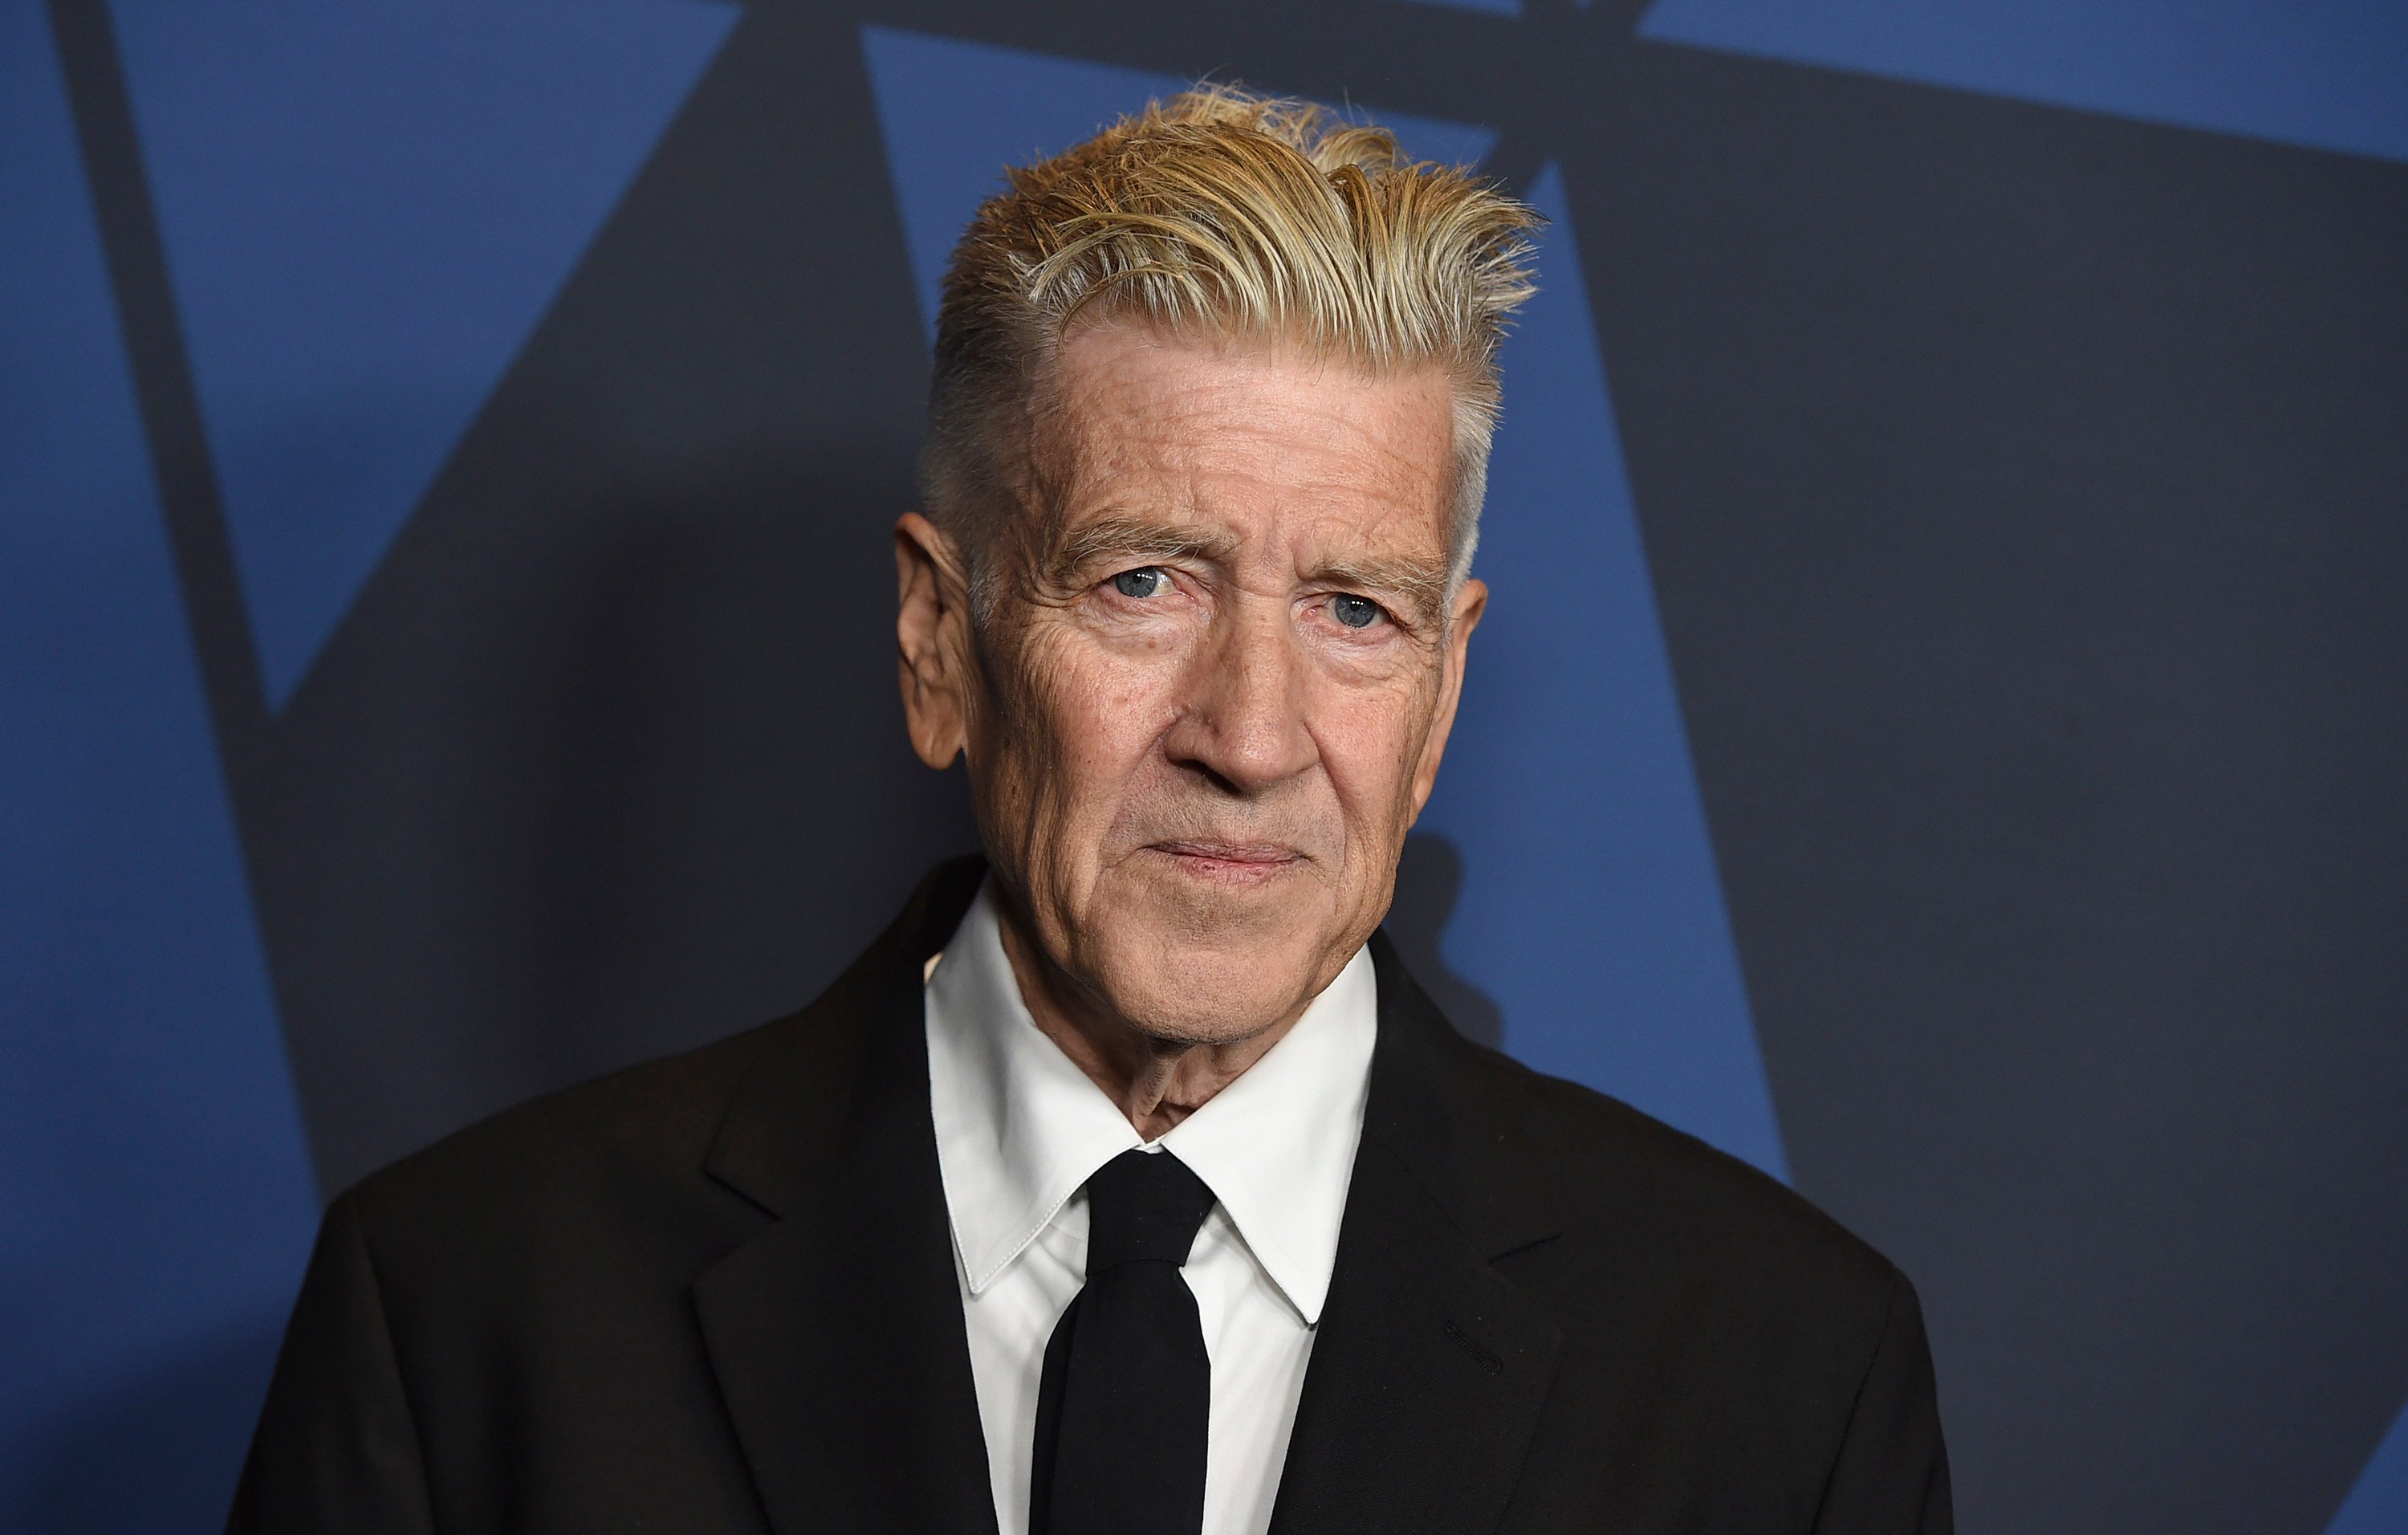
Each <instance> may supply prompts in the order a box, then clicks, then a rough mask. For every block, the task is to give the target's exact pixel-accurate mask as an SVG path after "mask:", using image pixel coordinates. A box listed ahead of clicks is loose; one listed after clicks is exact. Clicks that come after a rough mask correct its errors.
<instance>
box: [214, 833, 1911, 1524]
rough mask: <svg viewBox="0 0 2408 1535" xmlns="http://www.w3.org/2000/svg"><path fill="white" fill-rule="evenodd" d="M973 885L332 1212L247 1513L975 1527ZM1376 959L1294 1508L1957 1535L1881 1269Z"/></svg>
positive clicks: (979, 1490) (983, 1502)
mask: <svg viewBox="0 0 2408 1535" xmlns="http://www.w3.org/2000/svg"><path fill="white" fill-rule="evenodd" d="M981 872H982V868H981V866H980V865H979V864H978V863H977V861H976V860H966V861H964V862H961V863H957V864H950V865H947V866H945V867H943V868H939V870H938V871H937V872H936V873H935V874H933V875H931V876H930V877H929V879H928V881H927V882H925V884H923V886H922V887H921V890H920V892H919V894H918V895H917V896H915V897H913V899H912V902H911V904H910V907H909V908H908V909H907V910H906V911H904V913H903V915H902V916H901V917H900V918H899V919H898V920H897V921H896V924H895V925H894V926H893V927H892V928H890V929H889V930H888V931H887V933H886V934H885V935H884V936H883V937H882V939H880V940H879V941H878V942H877V944H876V945H874V946H873V947H872V948H871V949H870V950H869V952H868V953H867V954H864V955H863V956H862V957H861V959H860V960H858V961H857V962H855V964H854V965H853V968H852V969H850V970H849V971H847V972H846V974H845V975H844V976H843V978H842V979H840V980H839V982H838V983H836V985H835V986H834V987H832V988H831V989H830V990H829V991H828V993H827V994H826V995H825V996H824V997H821V998H820V999H819V1000H818V1001H816V1002H814V1003H813V1004H811V1006H810V1008H808V1009H806V1010H805V1011H802V1012H800V1013H797V1014H796V1015H795V1016H793V1017H791V1018H787V1019H784V1020H781V1021H780V1022H778V1023H774V1024H770V1025H768V1026H765V1027H762V1028H758V1029H755V1030H753V1032H751V1033H749V1034H744V1035H740V1036H738V1037H737V1038H735V1039H732V1040H725V1041H724V1042H722V1043H720V1044H716V1045H712V1046H710V1047H709V1048H707V1049H704V1050H700V1051H697V1052H695V1053H694V1054H687V1055H682V1056H678V1057H675V1058H673V1059H669V1060H665V1061H660V1062H656V1063H653V1064H652V1065H649V1066H643V1067H638V1068H637V1069H634V1070H631V1071H627V1072H624V1073H621V1074H620V1075H617V1076H614V1077H610V1078H607V1079H605V1080H603V1081H600V1082H597V1083H591V1084H589V1085H586V1086H583V1087H580V1088H576V1089H574V1090H572V1091H570V1092H566V1093H563V1094H560V1095H558V1096H556V1097H550V1098H546V1099H543V1100H541V1101H539V1102H537V1103H534V1104H530V1105H528V1106H526V1107H524V1108H522V1109H518V1110H515V1111H513V1112H509V1113H506V1114H503V1115H501V1116H500V1117H499V1118H496V1119H494V1120H491V1121H489V1122H487V1123H486V1124H483V1125H481V1126H477V1127H475V1128H473V1129H470V1130H467V1131H466V1132H464V1133H462V1134H460V1135H457V1136H454V1137H453V1138H452V1139H451V1140H446V1141H444V1142H442V1143H441V1144H439V1145H437V1146H436V1147H434V1148H432V1149H431V1150H428V1151H425V1152H423V1153H420V1154H419V1155H415V1156H412V1157H410V1158H409V1159H408V1160H406V1161H403V1162H401V1163H399V1164H398V1165H396V1166H394V1167H393V1168H391V1169H387V1170H385V1171H383V1172H380V1173H379V1174H377V1175H376V1176H374V1177H372V1178H370V1179H368V1180H367V1181H366V1182H365V1183H363V1184H360V1185H359V1186H358V1187H357V1188H355V1189H353V1190H351V1192H350V1193H348V1194H345V1195H344V1196H342V1197H341V1198H338V1199H337V1200H336V1201H335V1203H334V1204H333V1206H332V1207H331V1208H330V1209H329V1210H328V1211H327V1212H326V1218H325V1227H324V1229H323V1231H322V1235H321V1236H320V1238H319V1242H318V1249H317V1253H316V1255H315V1256H314V1257H313V1258H312V1259H311V1261H310V1266H309V1272H308V1279H307V1281H306V1282H305V1284H303V1286H302V1292H301V1297H300V1300H299V1302H298V1304H297V1305H296V1307H295V1309H294V1315H293V1321H292V1326H291V1328H290V1330H289V1332H288V1333H287V1335H286V1338H285V1341H284V1348H283V1353H282V1355H281V1356H280V1357H279V1360H278V1363H277V1368H276V1376H275V1383H274V1385H273V1386H272V1388H271V1389H270V1391H269V1395H268V1400H267V1405H266V1409H265V1413H264V1415H263V1416H262V1418H261V1420H260V1425H259V1430H258V1434H257V1437H256V1440H255V1441H254V1442H253V1444H252V1447H251V1457H250V1460H249V1462H248V1464H247V1465H246V1466H245V1468H244V1470H243V1475H242V1482H241V1487H240V1491H239V1492H238V1494H237V1496H236V1505H235V1511H234V1517H233V1525H232V1528H234V1529H235V1530H236V1531H245V1532H247V1531H302V1530H308V1531H342V1532H345V1535H372V1532H385V1531H390V1532H393V1535H403V1532H423V1531H431V1530H445V1531H485V1530H494V1531H504V1530H508V1531H534V1530H564V1531H579V1532H583V1535H594V1532H603V1531H620V1530H628V1531H633V1530H647V1531H688V1530H693V1531H714V1532H717V1531H730V1532H732V1531H763V1530H768V1531H776V1532H779V1535H801V1532H804V1531H871V1530H880V1531H888V1530H891V1531H911V1532H939V1531H963V1532H982V1531H983V1532H990V1535H991V1532H992V1531H993V1529H994V1528H995V1526H994V1514H993V1508H992V1502H991V1498H990V1494H989V1492H988V1485H987V1468H986V1456H985V1452H984V1449H983V1445H982V1439H981V1437H980V1427H979V1418H978V1411H977V1404H976V1399H975V1398H974V1395H973V1388H972V1385H971V1380H970V1367H969V1356H968V1343H967V1341H966V1335H965V1332H964V1327H963V1321H962V1313H961V1302H960V1298H959V1295H958V1292H957V1290H956V1287H955V1284H956V1282H955V1279H954V1258H953V1246H952V1239H951V1236H950V1234H949V1228H948V1226H947V1223H946V1214H945V1204H944V1194H943V1189H942V1187H941V1185H940V1184H939V1177H938V1170H937V1154H936V1145H935V1140H934V1136H933V1133H932V1130H931V1127H930V1121H929V1111H928V1083H927V1054H926V1045H925V1036H924V1034H923V1030H922V1023H921V1003H920V997H921V965H922V962H923V961H924V960H925V958H926V956H928V955H929V954H934V953H936V952H937V951H938V950H939V948H941V947H942V946H943V944H944V942H945V940H947V939H948V938H949V937H950V936H951V934H952V932H953V926H954V925H955V924H956V923H957V922H958V921H959V920H960V917H961V914H962V912H963V911H964V910H965V909H966V908H967V907H968V903H969V900H970V897H971V896H972V894H973V893H974V892H975V890H976V888H977V883H978V881H979V878H980V876H981ZM1372 956H1373V959H1374V961H1375V962H1376V965H1377V967H1378V975H1379V997H1380V1016H1379V1042H1378V1045H1377V1047H1376V1049H1375V1052H1374V1055H1373V1060H1372V1067H1371V1089H1370V1100H1369V1114H1368V1118H1367V1120H1366V1123H1365V1125H1364V1128H1363V1140H1362V1147H1361V1150H1360V1152H1359V1153H1358V1154H1357V1156H1356V1160H1355V1175H1354V1182H1353V1184H1352V1186H1351V1187H1350V1189H1349V1191H1348V1194H1347V1202H1346V1213H1345V1219H1344V1224H1343V1227H1342V1230H1341V1234H1340V1241H1339V1247H1338V1261H1337V1269H1336V1272H1335V1274H1334V1276H1333V1278H1332V1281H1331V1285H1330V1291H1329V1299H1328V1303H1327V1307H1326V1310H1325V1312H1324V1313H1323V1317H1322V1322H1321V1326H1320V1329H1319V1334H1318V1336H1317V1337H1316V1339H1315V1341H1314V1342H1313V1349H1312V1365H1311V1369H1310V1370H1309V1372H1308V1374H1307V1376H1306V1380H1305V1385H1304V1395H1303V1399H1302V1404H1301V1406H1300V1408H1299V1410H1298V1412H1297V1420H1296V1428H1295V1433H1294V1437H1293V1439H1292V1440H1291V1442H1290V1444H1289V1448H1288V1457H1287V1463H1286V1469H1285V1471H1284V1473H1283V1477H1282V1480H1281V1484H1280V1490H1279V1500H1278V1509H1277V1513H1276V1516H1275V1518H1274V1524H1273V1528H1275V1530H1277V1531H1280V1532H1282V1535H1343V1532H1349V1531H1362V1532H1366V1535H1369V1532H1374V1531H1376V1532H1381V1535H1390V1532H1397V1531H1414V1530H1429V1531H1450V1532H1455V1531H1461V1532H1470V1531H1489V1530H1502V1531H1527V1532H1532V1535H1536V1532H1539V1531H1557V1530H1562V1531H1570V1530H1611V1531H1615V1532H1618V1535H1644V1532H1651V1531H1671V1530H1700V1531H1704V1530H1712V1531H1723V1530H1730V1531H1830V1532H1840V1531H1845V1532H1850V1535H1885V1532H1889V1531H1924V1532H1930V1531H1944V1530H1946V1529H1947V1528H1949V1508H1948V1472H1947V1465H1946V1460H1945V1456H1944V1454H1943V1451H1942V1446H1941V1437H1940V1425H1939V1420H1938V1416H1937V1413H1936V1412H1935V1409H1934V1405H1933V1397H1932V1382H1931V1365H1930V1356H1929V1354H1928V1350H1927V1348H1926V1346H1925V1342H1924V1334H1923V1325H1922V1321H1921V1318H1920V1316H1919V1314H1918V1313H1917V1311H1916V1307H1915V1300H1914V1290H1913V1289H1912V1288H1911V1287H1910V1286H1909V1285H1908V1284H1907V1282H1906V1280H1905V1279H1904V1277H1903V1276H1901V1275H1900V1274H1899V1272H1898V1270H1895V1269H1894V1268H1892V1267H1891V1266H1890V1265H1889V1264H1888V1263H1887V1262H1885V1260H1884V1259H1883V1258H1882V1257H1881V1256H1880V1255H1877V1254H1875V1253H1874V1252H1873V1251H1872V1250H1871V1248H1869V1247H1867V1246H1865V1245H1864V1244H1863V1243H1862V1242H1860V1241H1856V1239H1855V1238H1853V1237H1851V1236H1849V1235H1848V1234H1847V1233H1846V1232H1845V1231H1843V1230H1842V1229H1841V1228H1840V1227H1838V1226H1837V1225H1835V1224H1833V1223H1832V1222H1831V1221H1830V1220H1829V1219H1828V1218H1827V1217H1825V1216H1824V1215H1822V1214H1820V1213H1819V1212H1816V1211H1815V1210H1814V1209H1813V1208H1812V1207H1811V1206H1809V1205H1808V1204H1807V1203H1806V1202H1805V1201H1804V1200H1802V1199H1800V1198H1798V1197H1796V1196H1795V1195H1793V1194H1791V1193H1790V1192H1789V1191H1788V1190H1787V1189H1785V1188H1783V1187H1782V1186H1781V1185H1780V1184H1776V1183H1774V1182H1773V1181H1771V1180H1770V1179H1768V1178H1765V1177H1763V1176H1762V1175H1760V1174H1758V1173H1756V1171H1754V1170H1753V1169H1749V1168H1747V1167H1746V1166H1744V1165H1742V1164H1741V1163H1739V1162H1737V1161H1734V1160H1733V1159H1731V1158H1729V1157H1727V1156H1725V1155H1721V1154H1720V1153H1718V1152H1715V1151H1713V1150H1712V1149H1710V1148H1708V1147H1706V1146H1704V1145H1702V1144H1700V1143H1699V1142H1698V1141H1696V1140H1691V1139H1689V1138H1688V1137H1686V1136H1684V1135H1681V1134H1679V1133H1677V1132H1675V1131H1673V1130H1670V1129H1668V1128H1667V1127H1665V1126H1662V1125H1659V1124H1657V1123H1656V1122H1655V1121H1654V1120H1651V1119H1648V1118H1647V1117H1646V1116H1644V1115H1642V1114H1641V1113H1639V1112H1636V1111H1634V1110H1631V1109H1629V1108H1627V1107H1626V1106H1624V1105H1622V1104H1620V1103H1617V1102H1615V1101H1613V1099H1611V1098H1607V1097H1600V1096H1598V1094H1595V1093H1592V1092H1589V1091H1587V1090H1586V1089H1584V1088H1581V1087H1577V1086H1573V1085H1571V1084H1570V1083H1563V1082H1557V1081H1554V1080H1552V1079H1550V1078H1546V1077H1542V1076H1540V1075H1538V1074H1536V1073H1534V1072H1532V1071H1529V1070H1527V1069H1524V1068H1522V1067H1520V1066H1518V1065H1516V1064H1514V1063H1513V1062H1512V1061H1511V1060H1509V1059H1507V1058H1506V1057H1504V1056H1502V1055H1499V1054H1496V1053H1494V1052H1492V1051H1488V1050H1484V1049H1482V1048H1480V1047H1479V1046H1476V1045H1473V1044H1471V1043H1469V1041H1467V1040H1463V1039H1462V1038H1460V1037H1459V1036H1457V1035H1456V1034H1455V1032H1454V1030H1453V1029H1451V1028H1450V1027H1448V1026H1447V1025H1446V1023H1445V1021H1444V1020H1443V1019H1442V1018H1441V1017H1440V1016H1439V1014H1438V1011H1437V1010H1436V1009H1435V1008H1434V1007H1433V1006H1432V1004H1431V1003H1430V1002H1429V1000H1428V999H1427V998H1426V997H1425V996H1424V995H1423V994H1422V992H1421V991H1420V989H1419V988H1418V987H1417V986H1415V985H1414V984H1413V983H1412V980H1411V978H1410V977H1408V976H1407V975H1406V974H1405V972H1404V970H1403V968H1402V967H1401V966H1400V965H1399V964H1398V960H1397V957H1396V954H1395V953H1394V951H1393V950H1392V949H1391V948H1390V947H1389V946H1388V945H1387V943H1386V941H1385V940H1374V943H1373V947H1372Z"/></svg>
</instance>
